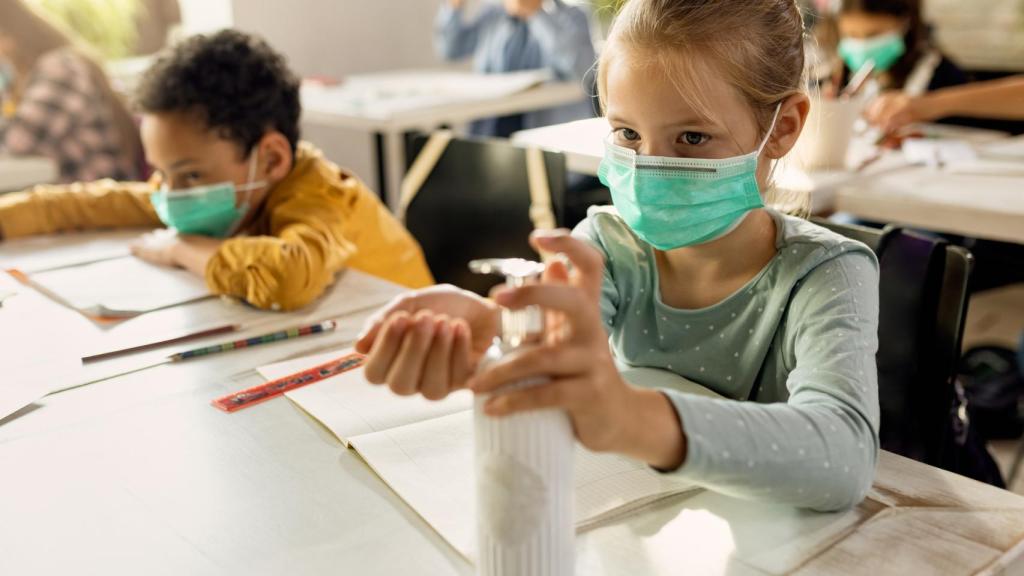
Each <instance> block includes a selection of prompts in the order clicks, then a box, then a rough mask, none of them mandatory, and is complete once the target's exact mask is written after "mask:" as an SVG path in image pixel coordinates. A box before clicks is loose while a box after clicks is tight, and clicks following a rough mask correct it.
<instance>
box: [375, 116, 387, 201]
mask: <svg viewBox="0 0 1024 576" xmlns="http://www.w3.org/2000/svg"><path fill="white" fill-rule="evenodd" d="M373 152H374V154H375V158H374V160H375V161H376V165H377V166H376V168H377V174H376V176H377V184H376V187H375V188H374V190H375V191H376V192H377V195H378V196H380V198H381V200H383V199H384V198H385V197H386V196H387V184H388V182H387V180H388V175H387V168H386V166H387V162H386V161H385V160H384V134H383V133H381V132H374V133H373Z"/></svg>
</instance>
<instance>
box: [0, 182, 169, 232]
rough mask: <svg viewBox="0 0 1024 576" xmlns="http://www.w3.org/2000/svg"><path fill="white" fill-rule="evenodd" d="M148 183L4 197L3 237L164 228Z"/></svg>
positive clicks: (45, 189)
mask: <svg viewBox="0 0 1024 576" xmlns="http://www.w3.org/2000/svg"><path fill="white" fill-rule="evenodd" d="M152 191H153V187H152V185H151V184H148V183H145V182H115V181H113V180H99V181H96V182H88V183H75V184H67V185H54V186H50V185H44V186H36V187H34V188H31V189H28V190H25V191H23V192H16V193H13V194H7V195H4V196H0V234H2V237H3V238H17V237H20V236H29V235H33V234H50V233H55V232H65V231H69V230H86V229H95V228H131V227H151V228H152V227H157V226H163V224H162V223H161V222H160V218H159V217H158V216H157V215H156V211H155V210H154V209H153V205H152V204H151V203H150V201H149V195H150V194H151V193H152Z"/></svg>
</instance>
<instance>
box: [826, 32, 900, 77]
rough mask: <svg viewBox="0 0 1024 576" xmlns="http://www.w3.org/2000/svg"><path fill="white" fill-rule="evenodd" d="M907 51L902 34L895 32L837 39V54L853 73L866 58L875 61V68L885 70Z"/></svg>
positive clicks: (862, 64) (861, 65) (879, 70)
mask: <svg viewBox="0 0 1024 576" xmlns="http://www.w3.org/2000/svg"><path fill="white" fill-rule="evenodd" d="M906 52H907V46H906V44H905V43H904V41H903V35H902V34H898V33H896V32H890V33H888V34H880V35H878V36H874V37H872V38H868V39H860V38H843V39H842V40H840V41H839V56H840V57H841V58H842V59H843V62H845V63H846V65H847V67H849V68H850V70H852V71H853V72H854V73H856V72H857V71H858V70H860V69H861V67H863V66H864V64H867V62H868V60H873V61H874V62H875V70H876V71H878V72H885V71H886V70H889V69H890V68H892V67H893V65H895V64H896V62H898V61H899V59H900V58H901V57H902V56H903V55H904V54H905V53H906Z"/></svg>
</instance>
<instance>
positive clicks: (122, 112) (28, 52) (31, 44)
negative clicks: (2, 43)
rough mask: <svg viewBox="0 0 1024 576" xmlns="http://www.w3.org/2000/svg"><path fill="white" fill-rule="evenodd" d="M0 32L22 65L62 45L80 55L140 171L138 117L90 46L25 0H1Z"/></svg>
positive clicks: (122, 146) (124, 147)
mask: <svg viewBox="0 0 1024 576" xmlns="http://www.w3.org/2000/svg"><path fill="white" fill-rule="evenodd" d="M0 34H2V35H5V36H8V37H10V38H11V39H12V40H13V41H14V44H15V53H14V54H13V55H11V56H12V60H15V62H16V65H17V66H18V67H20V68H22V69H26V70H29V69H31V68H32V67H33V66H35V63H36V61H38V60H39V59H40V58H41V57H42V56H43V55H45V54H47V53H48V52H52V51H54V50H60V49H71V50H74V51H75V53H76V54H77V55H78V56H80V57H81V59H82V60H83V61H84V62H85V65H86V68H87V69H88V71H89V77H90V79H91V80H92V82H93V83H94V84H95V85H96V86H97V87H98V88H99V90H100V93H101V94H102V95H103V97H104V100H105V101H106V102H108V103H109V106H110V113H111V115H112V118H113V121H114V124H115V126H116V127H117V133H118V136H119V140H120V142H118V144H119V146H120V150H121V155H122V156H123V157H125V158H126V159H128V160H130V161H131V166H132V169H133V170H135V171H138V169H139V167H140V165H141V160H142V143H141V141H140V138H139V131H138V128H137V127H136V125H135V120H134V119H133V117H132V114H131V112H130V111H129V109H128V105H127V103H126V102H125V99H124V98H122V97H121V95H120V94H118V93H117V92H116V91H115V90H114V88H113V86H111V84H110V79H109V78H108V77H107V74H106V72H104V71H103V68H102V67H101V66H100V64H99V63H98V61H97V60H98V59H97V58H96V57H95V56H93V55H92V54H91V50H89V49H88V48H86V47H84V46H81V45H79V44H78V43H76V42H73V41H72V40H71V38H70V37H69V35H68V34H66V33H65V32H64V31H63V30H62V29H61V28H60V27H59V26H57V25H55V24H53V23H51V22H50V21H48V20H47V19H46V18H44V17H43V16H42V15H40V14H39V13H38V12H36V11H35V10H34V9H32V8H31V7H29V6H28V5H27V4H26V3H25V2H23V1H22V0H0Z"/></svg>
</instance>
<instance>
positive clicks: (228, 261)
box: [206, 223, 356, 310]
mask: <svg viewBox="0 0 1024 576" xmlns="http://www.w3.org/2000/svg"><path fill="white" fill-rule="evenodd" d="M355 252H356V247H355V244H354V243H352V242H351V241H349V240H348V239H345V238H342V237H339V236H338V235H337V233H336V232H331V231H329V230H327V229H324V228H321V227H319V226H316V225H315V224H310V223H294V224H291V225H289V226H287V227H286V228H283V229H282V230H280V231H279V233H278V234H277V235H276V236H251V237H238V238H232V239H229V240H226V241H225V242H224V243H223V244H221V246H220V248H219V249H218V250H217V252H216V253H215V254H214V255H213V257H212V258H210V260H209V262H208V263H207V265H206V284H207V286H208V287H209V288H210V290H211V291H212V292H213V293H215V294H224V295H228V296H234V297H237V298H241V299H243V300H245V301H246V302H248V303H249V304H252V305H253V306H256V307H257V308H263V309H268V310H293V309H296V308H301V307H303V306H305V305H306V304H308V303H310V302H312V301H313V300H315V299H316V298H317V297H319V296H320V294H322V293H323V291H324V290H325V289H326V288H327V287H328V286H329V285H330V284H331V282H333V280H334V276H335V275H336V274H337V273H338V272H339V271H340V270H341V269H342V268H344V266H345V264H346V263H347V262H348V260H349V259H350V258H351V257H352V255H353V254H354V253H355Z"/></svg>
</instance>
